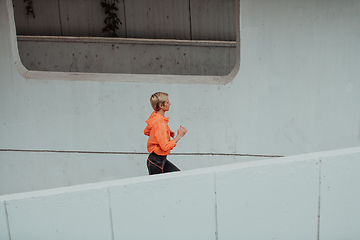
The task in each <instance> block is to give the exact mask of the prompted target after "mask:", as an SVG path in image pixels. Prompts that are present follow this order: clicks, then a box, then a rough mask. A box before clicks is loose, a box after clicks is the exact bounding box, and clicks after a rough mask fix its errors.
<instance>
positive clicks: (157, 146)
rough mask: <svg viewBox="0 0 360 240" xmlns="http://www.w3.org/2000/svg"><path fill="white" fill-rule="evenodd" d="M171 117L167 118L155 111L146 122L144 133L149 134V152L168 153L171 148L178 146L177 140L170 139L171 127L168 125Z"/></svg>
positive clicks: (163, 154)
mask: <svg viewBox="0 0 360 240" xmlns="http://www.w3.org/2000/svg"><path fill="white" fill-rule="evenodd" d="M168 122H169V118H166V117H164V116H162V115H160V114H158V113H157V112H156V111H154V112H153V113H152V114H151V115H150V117H149V119H148V120H146V123H147V124H148V125H147V126H146V128H145V129H144V134H145V135H147V136H149V139H148V142H147V149H148V151H149V153H152V152H154V153H156V154H157V155H162V156H165V155H168V154H170V150H172V149H173V148H174V147H175V146H176V142H175V140H170V132H171V130H170V128H169V126H168Z"/></svg>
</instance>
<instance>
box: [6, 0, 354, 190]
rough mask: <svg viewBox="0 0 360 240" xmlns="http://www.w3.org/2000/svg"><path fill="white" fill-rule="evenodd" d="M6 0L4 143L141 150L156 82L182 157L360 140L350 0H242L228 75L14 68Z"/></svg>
mask: <svg viewBox="0 0 360 240" xmlns="http://www.w3.org/2000/svg"><path fill="white" fill-rule="evenodd" d="M8 7H9V9H11V2H10V1H9V0H7V1H1V2H0V30H1V34H0V72H1V74H0V148H1V149H15V150H21V151H23V150H24V151H26V150H55V151H59V154H61V151H89V152H132V153H143V152H145V151H146V140H147V138H146V137H145V136H144V135H143V128H144V127H145V120H146V119H147V117H148V116H149V115H150V113H151V111H152V109H151V108H150V104H149V96H150V95H151V94H152V93H154V92H156V91H165V92H168V93H169V94H170V101H171V103H172V107H171V110H170V112H169V114H168V116H169V117H170V127H171V128H172V129H176V128H177V127H178V126H179V125H180V124H181V125H183V126H186V127H187V129H188V134H187V135H186V137H185V138H184V139H182V140H181V141H180V142H179V144H178V146H177V147H176V148H175V150H174V152H175V153H181V154H184V155H182V160H179V161H184V162H191V161H192V158H193V157H192V156H191V155H185V153H200V154H201V153H238V154H243V153H245V154H264V155H294V154H300V153H309V152H317V151H322V150H332V149H339V148H347V147H356V146H359V143H360V137H359V125H360V111H359V109H360V86H359V83H360V81H359V78H360V68H359V64H358V63H359V62H360V61H359V60H360V59H359V58H360V46H359V44H360V41H359V38H360V29H359V24H358V23H359V20H360V16H359V12H360V11H359V10H360V2H359V1H340V0H338V1H334V0H331V1H330V0H319V1H310V0H300V1H299V0H289V1H280V0H279V1H276V0H273V1H265V0H251V1H250V0H242V1H241V8H240V11H241V12H240V28H239V30H241V51H240V49H239V51H238V53H240V52H241V55H240V57H241V63H240V69H239V71H238V72H236V71H235V72H233V73H232V74H233V75H234V78H233V79H232V80H231V81H230V82H229V83H227V84H225V85H221V84H219V83H223V81H220V82H218V79H219V78H212V77H201V76H198V77H193V76H187V77H182V76H180V77H172V76H166V75H165V76H160V75H106V74H105V75H101V74H100V75H96V74H73V75H66V76H65V75H63V74H60V73H57V74H55V73H47V74H43V73H39V72H31V71H26V70H24V69H23V70H22V71H21V72H20V73H19V71H18V69H20V66H21V63H19V61H18V60H19V59H18V58H17V57H16V56H17V55H16V54H17V53H16V51H15V50H14V49H17V48H16V39H15V38H14V36H15V31H14V28H15V27H14V24H13V19H12V18H11V16H10V18H9V16H8V14H9V13H8ZM10 13H11V12H10ZM11 19H12V20H11ZM24 76H25V77H24ZM64 76H65V77H64ZM64 79H65V80H64ZM204 83H211V84H204ZM215 83H218V84H215ZM18 154H19V155H18ZM89 155H91V153H89ZM20 157H21V155H20V153H19V152H15V153H14V154H13V155H12V159H11V158H9V159H8V160H9V161H11V160H16V159H19V158H20ZM66 157H67V154H66V153H64V154H63V155H62V157H60V158H62V159H66ZM229 157H230V158H232V157H231V156H229ZM33 158H37V157H36V155H35V154H34V157H33ZM39 158H41V156H40V155H39ZM124 159H127V156H126V155H122V156H119V163H121V160H124ZM35 167H37V166H35ZM39 167H41V166H39ZM117 167H118V168H121V164H119V165H117ZM89 168H93V169H95V168H98V165H94V166H93V167H91V166H89ZM144 168H145V165H144ZM46 171H48V169H44V171H43V172H46ZM83 177H84V178H87V176H85V175H84V176H83ZM99 177H101V176H99V175H97V176H94V178H93V179H92V180H93V181H97V179H99ZM49 181H52V180H49ZM57 186H58V185H57Z"/></svg>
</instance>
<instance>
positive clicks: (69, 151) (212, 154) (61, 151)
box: [0, 149, 284, 158]
mask: <svg viewBox="0 0 360 240" xmlns="http://www.w3.org/2000/svg"><path fill="white" fill-rule="evenodd" d="M0 152H33V153H80V154H88V153H91V154H118V155H134V154H144V155H145V154H146V155H147V154H149V153H147V152H99V151H75V150H34V149H0ZM170 155H192V156H204V155H205V156H239V157H269V158H271V157H273V158H276V157H284V156H281V155H266V154H246V153H171V154H170Z"/></svg>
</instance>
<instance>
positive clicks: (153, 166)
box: [146, 159, 164, 175]
mask: <svg viewBox="0 0 360 240" xmlns="http://www.w3.org/2000/svg"><path fill="white" fill-rule="evenodd" d="M146 165H147V168H148V170H149V175H153V174H159V173H163V172H164V171H163V168H162V167H160V166H158V165H156V164H155V163H154V162H152V161H150V160H149V159H148V160H147V162H146Z"/></svg>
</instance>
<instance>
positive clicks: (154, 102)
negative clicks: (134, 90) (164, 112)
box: [150, 92, 169, 111]
mask: <svg viewBox="0 0 360 240" xmlns="http://www.w3.org/2000/svg"><path fill="white" fill-rule="evenodd" d="M168 96H169V94H167V93H164V92H156V93H154V94H153V95H151V97H150V104H151V106H152V108H153V109H154V110H155V111H159V110H160V105H164V104H165V101H166V100H167V98H168Z"/></svg>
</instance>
